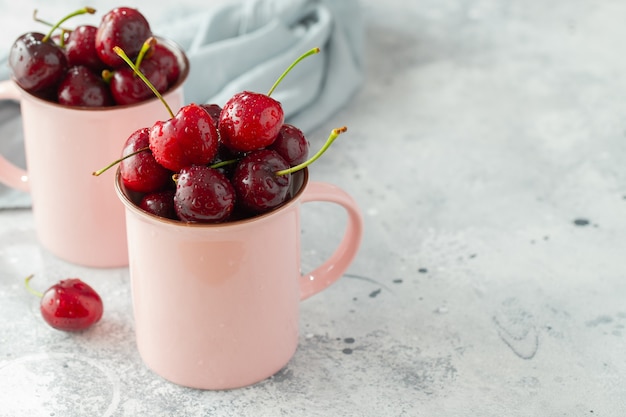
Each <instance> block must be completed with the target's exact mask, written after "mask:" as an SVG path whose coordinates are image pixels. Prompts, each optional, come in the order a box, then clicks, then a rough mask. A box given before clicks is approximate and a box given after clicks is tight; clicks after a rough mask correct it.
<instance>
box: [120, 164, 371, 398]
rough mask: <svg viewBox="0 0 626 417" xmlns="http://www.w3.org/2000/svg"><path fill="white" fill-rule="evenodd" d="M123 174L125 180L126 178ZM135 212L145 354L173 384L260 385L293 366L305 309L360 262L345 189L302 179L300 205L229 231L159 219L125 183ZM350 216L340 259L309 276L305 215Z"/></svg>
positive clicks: (129, 215) (223, 226) (139, 325)
mask: <svg viewBox="0 0 626 417" xmlns="http://www.w3.org/2000/svg"><path fill="white" fill-rule="evenodd" d="M118 172H119V171H118ZM115 184H116V187H117V192H118V195H119V198H120V199H121V201H122V202H123V203H124V205H125V206H126V221H127V230H128V246H129V253H130V266H129V268H130V279H131V293H132V301H133V314H134V319H135V335H136V341H137V348H138V350H139V353H140V355H141V357H142V359H143V361H144V363H145V364H146V365H147V366H148V367H149V368H150V369H152V370H153V371H154V372H156V373H157V374H158V375H160V376H162V377H164V378H165V379H167V380H169V381H171V382H174V383H176V384H179V385H183V386H188V387H192V388H199V389H230V388H239V387H243V386H247V385H251V384H254V383H256V382H259V381H261V380H263V379H265V378H268V377H270V376H272V375H273V374H275V373H276V372H277V371H279V370H280V369H281V368H282V367H284V366H285V365H286V364H287V362H289V360H290V359H291V357H292V356H293V355H294V353H295V351H296V347H297V344H298V322H299V303H300V301H301V300H304V299H306V298H308V297H310V296H312V295H314V294H316V293H318V292H320V291H322V290H324V289H325V288H327V287H328V286H329V285H331V284H332V283H333V282H335V281H336V280H338V279H339V278H340V277H341V276H342V275H343V273H344V272H345V271H346V269H347V268H348V267H349V265H350V264H351V262H352V261H353V259H354V257H355V256H356V254H357V251H358V248H359V245H360V243H361V239H362V235H363V218H362V215H361V211H360V210H359V207H358V206H357V204H356V202H355V201H354V200H353V199H352V197H350V195H348V194H347V193H346V192H345V191H343V190H342V189H340V188H338V187H336V186H334V185H331V184H328V183H324V182H308V171H307V170H306V169H305V170H303V171H299V172H297V173H295V174H293V188H292V194H293V197H292V198H291V199H290V200H289V201H288V202H287V203H285V204H284V205H283V206H281V207H279V208H277V209H275V210H273V211H270V212H268V213H265V214H262V215H259V216H256V217H252V218H248V219H243V220H238V221H233V222H226V223H219V224H198V223H196V224H191V223H183V222H180V221H176V220H169V219H165V218H162V217H157V216H155V215H152V214H149V213H148V212H146V211H144V210H142V209H141V208H139V207H138V205H137V202H136V201H133V198H134V197H133V193H131V192H128V190H126V189H125V188H124V185H123V184H122V182H121V179H120V178H119V174H118V179H117V181H116V182H115ZM308 202H329V203H333V204H337V205H339V206H340V207H342V208H343V209H345V212H346V213H347V216H346V218H347V222H346V228H345V231H344V234H343V237H342V238H341V241H340V242H338V246H337V248H336V249H335V251H334V252H333V253H332V254H331V255H330V256H329V257H328V258H327V259H326V260H325V261H324V262H322V264H321V265H319V266H318V267H316V268H314V269H313V270H312V271H305V273H304V274H303V273H302V271H301V270H300V266H301V264H300V251H301V244H300V241H301V230H300V226H301V225H300V209H301V206H302V205H303V203H308Z"/></svg>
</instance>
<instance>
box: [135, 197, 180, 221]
mask: <svg viewBox="0 0 626 417" xmlns="http://www.w3.org/2000/svg"><path fill="white" fill-rule="evenodd" d="M139 207H140V208H141V209H143V210H145V211H147V212H148V213H150V214H153V215H155V216H158V217H163V218H165V219H171V220H177V219H178V216H177V215H176V209H175V208H174V190H163V191H156V192H154V193H148V194H145V195H144V196H143V197H142V198H141V201H140V202H139Z"/></svg>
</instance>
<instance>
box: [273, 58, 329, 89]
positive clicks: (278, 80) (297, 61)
mask: <svg viewBox="0 0 626 417" xmlns="http://www.w3.org/2000/svg"><path fill="white" fill-rule="evenodd" d="M319 51H320V48H318V47H315V48H313V49H309V50H308V51H307V52H305V53H303V54H302V55H300V56H299V57H298V59H296V60H295V61H293V62H292V63H291V65H289V66H288V67H287V69H286V70H285V71H284V72H283V73H282V74H281V75H280V77H278V79H277V80H276V82H275V83H274V85H273V86H272V88H270V91H269V92H268V93H267V95H268V96H271V95H272V93H273V92H274V90H275V89H276V87H277V86H278V84H280V82H281V81H282V80H283V78H285V76H286V75H287V74H289V71H291V70H292V69H293V67H295V66H296V65H298V63H299V62H300V61H302V60H303V59H304V58H306V57H308V56H311V55H314V54H317V53H319Z"/></svg>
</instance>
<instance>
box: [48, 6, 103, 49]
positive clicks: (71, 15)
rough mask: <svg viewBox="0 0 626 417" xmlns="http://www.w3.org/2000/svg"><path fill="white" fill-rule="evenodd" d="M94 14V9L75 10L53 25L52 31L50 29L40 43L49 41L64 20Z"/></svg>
mask: <svg viewBox="0 0 626 417" xmlns="http://www.w3.org/2000/svg"><path fill="white" fill-rule="evenodd" d="M95 12H96V9H94V8H92V7H83V8H82V9H79V10H76V11H75V12H72V13H70V14H68V15H67V16H65V17H64V18H63V19H61V20H59V21H58V22H57V23H56V24H55V25H53V26H52V29H50V32H48V34H47V35H46V36H44V37H43V39H42V40H41V41H42V42H47V41H48V39H50V37H51V36H52V34H53V33H54V31H55V30H57V28H58V27H59V26H61V24H62V23H63V22H65V21H66V20H68V19H70V18H72V17H74V16H78V15H81V14H85V13H89V14H94V13H95Z"/></svg>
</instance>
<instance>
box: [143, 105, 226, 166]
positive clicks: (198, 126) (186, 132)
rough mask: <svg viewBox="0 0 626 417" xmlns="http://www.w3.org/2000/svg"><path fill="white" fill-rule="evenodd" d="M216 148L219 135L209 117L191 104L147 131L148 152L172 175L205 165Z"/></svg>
mask: <svg viewBox="0 0 626 417" xmlns="http://www.w3.org/2000/svg"><path fill="white" fill-rule="evenodd" d="M217 148H218V134H217V129H216V128H215V125H214V124H213V121H212V120H211V116H209V114H208V113H207V112H206V111H205V110H204V109H203V108H202V107H200V106H199V105H197V104H194V103H191V104H188V105H186V106H183V107H181V109H180V110H179V111H178V113H176V116H174V117H173V118H171V119H169V120H166V121H157V122H155V123H154V125H153V126H152V128H151V129H150V150H151V151H152V154H153V155H154V158H155V159H156V160H157V162H158V163H159V164H161V165H163V166H164V167H165V168H167V169H169V170H171V171H175V172H178V171H180V170H181V169H182V168H185V167H188V166H190V165H206V164H208V163H210V162H211V161H212V160H213V158H214V157H215V155H216V153H217Z"/></svg>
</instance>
